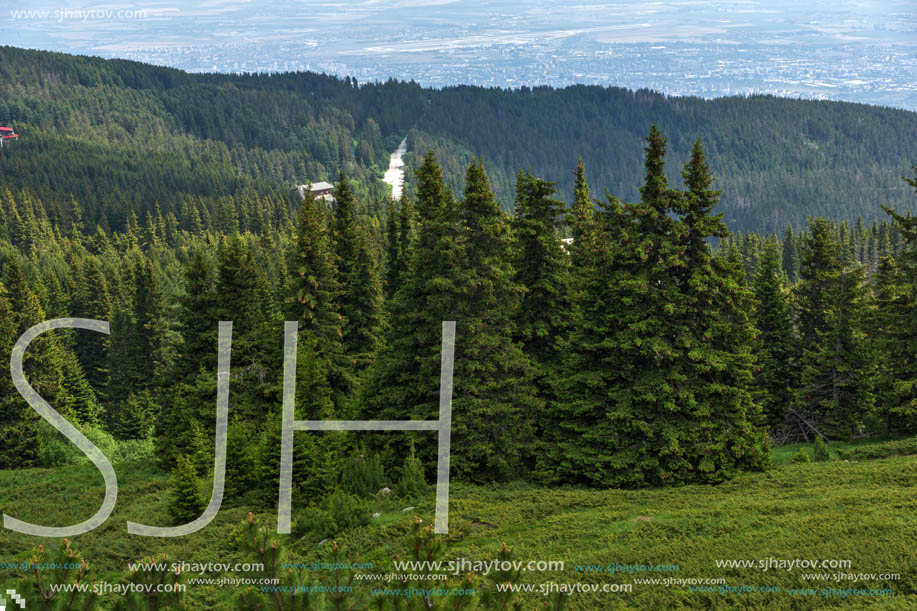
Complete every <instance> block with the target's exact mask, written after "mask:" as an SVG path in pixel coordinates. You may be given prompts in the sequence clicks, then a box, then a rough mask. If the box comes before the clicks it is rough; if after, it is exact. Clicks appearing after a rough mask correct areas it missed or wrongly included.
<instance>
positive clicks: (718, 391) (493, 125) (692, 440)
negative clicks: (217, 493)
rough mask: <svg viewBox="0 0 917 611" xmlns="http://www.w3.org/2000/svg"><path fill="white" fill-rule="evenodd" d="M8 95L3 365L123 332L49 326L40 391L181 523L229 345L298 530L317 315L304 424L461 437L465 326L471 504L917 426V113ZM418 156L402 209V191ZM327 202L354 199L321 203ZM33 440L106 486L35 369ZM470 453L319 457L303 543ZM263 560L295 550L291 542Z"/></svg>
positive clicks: (386, 440) (8, 438)
mask: <svg viewBox="0 0 917 611" xmlns="http://www.w3.org/2000/svg"><path fill="white" fill-rule="evenodd" d="M0 92H2V95H0V121H3V122H4V123H6V124H11V125H13V126H15V127H16V129H17V131H18V132H19V133H20V139H19V141H17V142H15V143H11V144H10V145H8V146H5V147H4V148H3V149H0V326H2V331H0V354H3V355H10V354H11V352H12V349H13V344H14V343H15V341H16V340H17V338H19V337H20V336H21V335H22V334H23V333H24V332H25V331H26V330H27V329H29V328H30V327H32V326H33V325H35V324H37V323H39V322H42V321H45V320H49V319H54V318H66V317H80V318H89V319H97V320H105V321H109V323H110V331H111V333H110V335H102V334H99V333H92V332H88V331H78V330H73V329H70V330H60V331H55V332H53V333H46V334H44V335H42V336H40V337H39V338H38V339H36V340H35V341H34V342H33V343H32V345H31V346H30V348H29V350H28V352H27V354H26V358H25V362H24V367H25V373H26V377H27V378H28V380H29V381H30V383H31V384H32V386H33V387H34V388H35V389H36V391H37V392H38V393H39V394H40V395H41V396H42V397H43V398H44V399H45V400H47V401H48V403H49V404H50V405H51V406H53V407H54V408H55V409H56V410H57V411H58V412H59V413H60V414H61V415H63V416H64V417H65V418H66V419H67V420H68V421H69V422H71V423H73V424H74V425H75V426H76V427H77V428H78V429H79V430H80V431H81V432H82V433H83V434H84V435H86V436H87V437H88V438H89V439H90V440H91V441H93V443H94V444H95V445H96V446H98V447H99V448H100V449H101V450H102V451H103V452H105V454H106V455H108V456H109V458H111V459H112V462H114V463H115V464H116V466H117V465H119V464H128V463H144V464H145V465H147V466H146V467H145V468H146V469H149V470H150V472H151V473H158V474H164V475H167V477H168V482H169V483H168V488H167V494H166V495H165V497H164V498H163V501H162V502H163V504H164V505H163V506H164V507H165V508H166V514H167V516H168V520H169V521H171V523H172V524H182V523H186V522H189V521H191V520H193V519H195V518H196V517H197V516H199V515H200V514H201V512H202V511H203V509H204V507H205V506H206V505H207V499H208V498H209V496H210V494H209V491H210V487H211V482H212V478H213V469H214V451H215V448H214V438H215V427H216V424H215V413H216V412H215V409H216V408H215V406H216V395H217V391H216V382H215V372H216V369H217V325H218V322H219V321H232V322H233V335H232V355H231V358H232V361H231V362H232V367H231V370H230V410H229V425H228V434H227V446H226V483H225V493H224V500H223V507H224V508H225V509H227V510H230V511H232V510H233V509H237V510H239V511H253V512H255V513H256V514H260V515H264V516H267V519H268V520H269V521H270V520H271V519H272V518H271V516H272V515H276V505H277V487H278V481H279V473H280V448H281V391H282V385H283V376H282V373H283V371H282V370H283V340H284V333H283V326H284V321H296V322H298V326H299V341H298V347H297V370H296V389H297V392H296V404H295V416H296V419H297V420H435V419H436V418H437V417H438V416H437V414H438V413H439V401H440V395H439V390H440V367H441V362H440V348H441V343H440V341H441V335H440V334H441V324H442V321H452V320H454V321H456V329H457V330H456V345H455V361H454V389H453V397H454V398H453V406H452V455H451V477H452V480H453V482H455V486H457V488H458V490H459V491H461V490H463V489H464V488H462V487H463V486H468V487H474V486H480V487H484V488H481V489H496V488H494V487H495V486H498V485H499V486H504V485H505V486H510V487H521V489H523V490H529V489H532V487H538V489H544V490H555V489H556V490H571V491H572V490H606V489H623V490H642V489H653V490H658V489H666V488H669V487H675V488H677V487H684V486H689V485H705V484H717V485H719V484H724V485H725V484H726V483H727V482H731V481H732V480H734V479H735V478H737V477H740V476H743V475H744V474H748V473H767V472H770V471H771V470H772V467H773V462H774V459H773V457H774V455H775V454H774V452H775V449H779V448H780V447H782V446H784V445H785V444H802V446H803V447H807V446H808V445H809V444H813V443H814V444H815V448H816V456H815V459H816V460H819V450H818V448H819V447H821V448H823V450H821V451H824V452H826V451H827V450H824V446H825V444H826V443H828V444H831V443H834V444H838V443H840V444H854V445H855V444H856V443H857V441H858V440H862V439H867V438H868V439H872V440H891V441H889V443H892V444H894V443H899V442H898V441H896V440H900V439H907V438H908V437H913V436H915V435H917V344H915V343H914V341H913V338H914V337H917V218H915V217H912V216H911V215H910V214H909V212H908V211H909V210H911V209H912V208H913V207H914V205H915V204H917V168H913V167H911V166H910V163H912V162H913V160H914V159H917V149H915V148H914V146H915V145H914V143H915V142H917V139H915V138H914V137H913V135H915V130H917V122H915V120H914V114H913V113H908V112H905V111H895V110H888V109H880V108H872V107H862V106H857V105H852V104H841V103H833V102H803V101H791V100H779V99H776V98H767V97H759V98H751V99H740V98H736V99H725V100H715V101H703V100H699V99H690V98H666V97H664V96H662V95H659V94H656V93H652V92H645V91H641V92H630V91H624V90H614V89H599V88H589V87H573V88H569V89H565V90H551V89H547V88H545V89H535V90H528V89H525V88H523V89H522V90H515V91H508V90H485V89H481V88H470V87H461V88H447V89H445V90H442V91H432V90H427V89H424V88H421V87H420V86H418V85H416V84H413V83H401V82H394V81H391V82H387V83H373V84H357V83H356V82H355V81H353V80H351V79H337V78H332V77H327V76H319V75H315V74H288V75H270V76H269V75H250V76H223V75H200V76H193V75H189V74H185V73H182V72H179V71H176V70H171V69H165V68H155V67H150V66H144V65H140V64H134V63H130V62H122V61H102V60H96V59H89V58H81V57H69V56H63V55H57V54H51V53H39V52H31V51H23V50H19V49H13V48H8V47H4V48H0ZM488 108H499V109H500V111H499V112H490V111H488ZM576 116H578V117H586V118H585V119H581V120H580V121H579V122H578V123H577V122H575V121H573V119H571V117H576ZM748 117H754V119H753V120H750V119H747V118H748ZM595 125H598V126H601V128H600V129H596V128H594V127H592V126H595ZM778 126H780V127H779V128H778ZM503 130H507V131H506V133H504V132H503ZM590 130H592V131H591V132H590ZM510 132H511V135H510ZM638 133H639V136H638V135H637V134H638ZM406 135H407V136H408V142H409V151H411V152H410V157H409V172H408V178H407V180H408V183H407V193H406V195H405V196H404V197H403V198H401V199H400V200H398V201H392V200H391V198H390V196H389V192H388V191H387V187H386V185H384V184H383V183H381V182H380V181H379V180H378V178H379V176H381V168H383V167H385V165H386V164H387V160H388V155H389V153H390V152H391V151H392V150H393V149H394V148H395V147H397V145H398V142H400V141H401V139H402V138H403V137H405V136H406ZM635 143H637V144H638V148H639V150H638V151H636V154H635V153H634V151H633V150H632V149H634V145H635ZM867 158H868V160H869V161H868V162H867V161H866V159H867ZM577 159H579V162H578V163H577ZM902 164H904V165H903V167H902ZM902 174H903V176H902ZM801 176H804V177H805V178H804V179H800V177H801ZM889 177H892V178H891V180H890V178H889ZM319 180H329V181H332V182H333V183H334V192H333V195H334V202H333V204H329V203H327V202H326V201H325V200H324V199H314V198H313V197H312V196H311V195H308V194H306V196H305V197H304V198H301V197H300V196H299V195H297V194H295V192H294V191H293V190H292V186H293V185H296V184H304V183H309V182H317V181H319ZM4 358H6V356H4ZM0 439H2V440H3V443H2V444H0V469H4V470H23V469H36V468H40V469H55V468H65V467H72V466H75V465H84V466H85V465H88V464H89V463H88V460H87V458H86V457H85V456H84V455H83V454H82V453H81V452H80V451H79V449H78V448H76V447H75V446H74V445H73V444H71V443H69V442H68V441H66V440H65V439H64V438H63V437H62V436H61V435H59V434H58V433H57V431H55V430H54V429H53V428H52V427H51V426H50V425H49V424H48V423H47V422H45V421H44V420H43V419H42V418H41V417H40V416H39V415H38V414H37V413H36V412H35V411H34V410H33V409H31V408H30V407H29V405H27V404H26V402H25V401H24V400H23V399H22V397H21V396H20V395H19V393H18V392H17V391H16V389H15V388H14V387H13V383H12V380H11V379H10V377H9V376H0ZM801 452H802V454H805V458H804V459H803V458H799V459H798V460H800V461H802V460H805V461H808V460H809V458H808V454H806V452H805V451H804V450H801ZM900 453H909V452H907V451H904V450H902V451H901V452H900ZM910 453H913V452H910ZM436 455H437V439H436V436H435V435H432V434H430V433H429V432H416V433H407V432H386V433H381V432H376V433H359V434H358V433H345V432H320V433H308V434H306V433H302V432H298V433H297V434H296V435H295V437H294V475H293V477H294V482H293V484H294V488H293V512H294V513H293V518H294V520H293V522H294V524H293V531H294V535H295V537H297V538H298V539H302V540H308V541H310V542H311V543H314V542H316V541H318V540H324V539H331V538H335V537H339V536H340V534H341V533H342V532H345V531H346V530H347V529H349V528H358V527H360V526H364V525H366V524H367V523H369V521H370V520H371V519H372V518H371V517H370V514H372V502H373V499H378V498H379V497H378V494H379V492H378V491H379V490H380V489H381V488H385V489H386V490H388V489H389V487H390V488H391V490H390V493H391V494H392V495H393V498H398V499H403V502H402V503H401V504H403V505H409V504H412V503H418V504H419V503H420V502H421V501H422V500H423V499H427V501H430V499H431V498H432V497H431V495H432V483H433V482H434V481H435V472H436V464H437V462H436ZM151 477H152V476H151ZM488 487H490V488H488ZM469 489H470V488H469ZM475 489H477V488H475ZM386 494H388V493H386ZM571 494H572V493H571ZM634 494H636V492H634ZM409 501H410V502H409ZM380 502H381V501H380ZM468 502H469V503H472V501H468ZM459 507H460V508H463V507H465V505H462V504H461V503H460V504H459ZM411 509H413V508H411ZM249 515H250V514H249ZM249 520H251V518H249ZM64 522H66V519H65V520H64ZM474 523H475V524H479V523H485V524H486V522H484V521H483V519H480V520H477V521H475V522H474ZM160 525H163V526H165V525H168V523H163V524H160ZM112 528H115V527H114V526H112ZM117 528H119V529H123V525H118V526H117ZM253 528H254V527H253ZM462 528H463V526H458V527H457V528H456V529H457V530H458V531H459V532H462ZM468 528H471V527H470V526H469V527H468ZM408 535H409V537H414V539H412V541H414V543H415V544H416V546H420V547H423V546H424V545H430V546H431V548H430V549H431V550H432V549H433V548H432V546H433V544H434V543H433V542H434V539H433V538H432V533H428V532H427V531H426V529H425V528H422V527H420V526H416V522H415V528H414V530H413V531H412V533H408ZM231 536H232V537H234V538H235V539H234V541H236V540H237V542H244V541H247V540H249V539H251V537H247V536H246V535H245V534H243V533H241V532H239V533H236V532H235V531H233V534H232V535H231ZM253 536H254V541H255V543H254V548H253V549H254V552H255V555H256V556H257V555H258V554H260V555H261V557H262V558H264V557H265V556H264V554H266V553H268V554H270V553H271V552H270V544H269V542H270V541H275V542H276V539H272V537H275V535H273V534H270V533H266V532H265V533H263V534H260V535H259V534H258V533H255V535H253ZM259 537H261V538H260V539H259ZM259 540H260V541H261V543H260V544H259ZM261 544H263V545H261ZM68 545H69V543H68ZM234 545H235V544H234ZM238 545H242V544H241V543H238ZM259 545H261V546H260V547H259ZM420 547H416V548H415V549H420ZM329 548H330V544H329ZM234 549H237V548H234ZM265 549H268V551H267V552H266V551H265ZM274 549H277V548H274ZM333 550H334V551H333V552H332V553H335V554H337V553H338V544H337V542H335V543H334V548H333ZM503 550H504V552H506V553H509V552H508V551H506V547H505V546H504V547H503ZM62 553H63V552H62ZM276 553H279V552H276ZM431 554H432V552H431ZM430 557H433V556H430ZM275 560H276V558H275ZM864 568H865V567H864ZM291 575H292V573H291ZM504 577H506V580H507V581H511V580H512V576H504ZM138 579H139V578H138ZM291 579H292V577H291ZM351 579H352V578H351ZM469 579H470V577H469ZM905 585H906V584H905ZM35 587H36V588H38V589H39V590H40V589H41V583H40V582H39V583H38V585H37V586H35ZM246 596H247V597H249V598H245V597H246ZM47 600H49V601H50V600H51V598H47ZM58 600H59V599H58ZM240 600H241V601H242V602H238V605H240V606H239V608H249V609H255V608H259V609H261V608H264V609H267V608H271V609H273V608H277V609H281V608H294V607H288V606H283V605H282V603H279V602H278V600H279V599H271V597H269V596H262V595H259V594H258V593H255V592H252V591H248V592H247V593H246V594H243V595H242V599H240ZM424 600H426V599H424ZM485 600H488V601H490V602H486V603H480V604H482V605H483V606H481V607H479V608H482V609H487V608H494V609H498V608H513V607H509V606H507V607H504V606H499V605H500V604H506V605H509V604H511V601H510V599H507V600H506V601H503V602H502V603H501V601H499V600H498V601H496V602H495V601H494V600H491V599H486V598H485ZM697 602H698V601H694V602H692V603H691V604H694V603H697ZM351 603H353V604H354V605H357V602H355V601H353V600H349V599H347V600H343V599H342V602H341V605H345V606H339V607H333V606H331V607H328V608H358V606H355V607H350V606H346V605H347V604H351ZM367 603H368V600H364V601H363V602H362V603H359V604H367ZM49 604H50V603H49ZM55 604H56V603H55ZM81 604H82V603H81ZM183 604H184V603H183ZM209 604H210V603H205V604H203V605H200V606H199V607H198V608H208V605H209ZM214 604H215V603H214ZM335 604H337V603H335ZM379 604H380V605H381V603H379ZM424 604H426V603H424ZM430 604H433V603H432V602H431V603H430ZM437 604H439V603H437ZM463 604H464V603H463ZM469 604H470V603H469ZM476 604H477V603H476ZM491 604H493V605H498V606H488V605H491ZM566 604H567V603H565V602H564V601H560V602H558V603H557V605H558V606H557V607H556V608H558V609H560V608H567V607H566V606H564V605H566ZM698 604H700V603H698ZM36 608H38V607H36ZM46 608H51V607H50V606H48V607H46ZM55 608H56V607H55ZM74 608H77V607H74ZM78 608H83V607H78ZM125 608H128V607H125ZM129 608H133V607H129ZM137 608H141V607H137ZM143 608H146V607H143ZM150 608H153V607H150ZM175 608H179V607H177V606H176V607H175ZM295 608H300V607H295ZM303 608H304V607H303ZM310 608H311V607H310ZM322 608H324V607H322ZM424 608H432V607H430V606H427V607H424ZM449 608H453V607H449ZM584 608H586V607H584ZM590 608H592V607H590ZM594 608H598V607H594ZM644 608H648V607H644Z"/></svg>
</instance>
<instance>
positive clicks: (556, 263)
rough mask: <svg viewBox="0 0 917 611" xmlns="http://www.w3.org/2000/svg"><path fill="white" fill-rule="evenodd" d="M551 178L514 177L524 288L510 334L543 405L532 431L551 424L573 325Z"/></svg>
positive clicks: (520, 273) (519, 271)
mask: <svg viewBox="0 0 917 611" xmlns="http://www.w3.org/2000/svg"><path fill="white" fill-rule="evenodd" d="M554 193H555V188H554V183H550V182H547V181H544V180H541V179H538V178H535V177H534V176H532V174H531V173H525V174H523V173H521V172H520V173H519V175H518V178H517V181H516V217H515V220H514V227H515V231H514V233H515V235H516V237H517V240H518V248H517V253H516V258H515V268H516V276H515V282H516V284H519V285H521V286H524V287H526V288H527V291H526V293H525V295H524V296H523V298H522V302H521V303H520V305H519V308H518V309H517V310H516V313H515V315H514V317H513V318H514V321H513V322H514V324H515V326H516V339H517V341H518V342H519V343H520V344H521V346H522V349H523V352H524V353H525V354H526V355H527V356H528V357H529V358H530V359H531V361H532V364H533V366H534V368H535V372H536V378H535V385H536V389H537V393H538V396H539V397H540V398H541V399H542V401H544V402H545V403H544V409H543V410H541V411H540V413H539V414H537V416H536V418H535V421H536V422H535V424H536V434H538V436H539V437H540V436H541V435H540V433H538V432H537V431H543V430H546V429H547V428H549V427H551V426H553V413H552V412H553V407H554V404H555V402H556V401H557V383H558V381H559V379H558V378H559V372H560V367H561V365H562V360H563V357H564V355H565V354H566V349H567V338H568V335H569V333H570V331H571V329H572V327H573V306H572V303H571V279H572V278H571V272H570V263H569V257H568V256H567V255H566V254H565V253H564V250H563V247H562V246H561V242H560V240H559V237H558V235H557V231H556V229H555V224H556V223H557V221H558V217H559V216H560V215H561V213H562V212H563V207H564V205H563V203H562V202H559V201H557V200H555V199H552V198H551V196H552V195H553V194H554Z"/></svg>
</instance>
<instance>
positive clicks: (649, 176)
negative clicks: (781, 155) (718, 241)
mask: <svg viewBox="0 0 917 611" xmlns="http://www.w3.org/2000/svg"><path fill="white" fill-rule="evenodd" d="M645 150H646V154H647V158H646V181H645V184H644V186H643V187H642V189H641V201H640V202H639V203H627V204H623V205H619V204H618V203H617V202H616V201H615V200H609V203H608V205H607V206H606V207H605V209H604V210H603V211H602V213H601V216H600V218H601V222H600V223H599V224H598V227H599V231H600V234H599V237H598V239H597V240H596V243H597V244H601V245H602V246H601V247H599V246H596V248H595V250H594V253H593V257H592V260H591V261H590V264H589V266H588V270H587V273H586V274H585V278H586V281H585V282H584V284H583V289H582V291H581V294H580V296H579V299H578V301H579V307H580V310H581V317H582V319H581V325H580V327H579V329H578V330H577V331H576V332H575V333H574V339H573V342H572V345H571V354H570V359H569V361H568V365H567V376H566V379H567V383H566V385H565V401H564V402H563V403H562V404H561V406H560V408H561V410H560V411H561V414H560V415H561V418H560V421H559V423H558V427H557V429H556V431H554V432H553V433H552V441H553V442H554V443H555V446H556V448H557V450H556V451H555V455H556V459H555V461H554V462H555V464H556V465H557V467H556V470H555V473H554V477H555V479H557V480H560V481H567V482H582V483H587V484H592V485H602V486H625V487H631V486H647V485H653V486H658V485H666V484H679V483H686V482H711V481H722V480H723V479H726V478H728V477H731V476H733V475H735V474H736V473H737V472H739V471H741V470H743V469H756V468H761V467H762V466H764V465H765V464H766V461H767V454H766V450H765V446H764V437H763V434H762V431H761V430H759V429H758V428H757V427H756V423H757V420H758V416H757V411H756V409H757V408H756V407H755V405H754V403H753V402H752V400H751V396H750V394H749V385H750V382H751V363H752V359H751V355H750V352H749V346H750V340H751V337H752V336H753V333H754V331H753V328H752V326H751V324H750V322H749V320H748V318H747V309H748V306H749V303H750V299H749V293H748V289H747V287H746V286H745V285H744V276H743V274H742V272H741V268H740V267H739V266H738V265H737V264H736V263H735V262H734V261H731V260H724V259H722V258H719V257H714V256H713V255H712V253H711V252H710V251H709V248H708V247H707V245H706V244H705V243H704V242H705V241H706V239H708V238H709V237H712V236H716V235H720V236H722V235H724V234H725V228H724V227H722V223H721V221H720V220H719V219H718V218H717V217H712V216H710V214H709V212H710V210H712V209H713V207H714V206H715V201H716V196H717V194H716V192H715V191H712V190H711V189H710V186H711V183H712V177H711V176H710V174H709V170H708V169H707V166H706V163H705V161H704V159H703V153H702V150H701V149H700V147H695V150H694V153H693V155H692V159H691V161H690V162H689V164H688V165H687V166H686V168H685V173H684V178H685V184H686V186H687V187H688V190H687V191H686V192H684V193H682V192H678V191H675V190H673V189H671V188H670V187H669V186H668V181H667V180H666V177H665V174H664V162H663V158H664V155H665V140H664V139H663V138H662V135H661V134H660V133H659V131H658V130H657V129H656V128H655V126H654V127H653V128H652V130H651V132H650V135H649V137H648V138H647V146H646V149H645ZM678 215H681V218H679V216H678ZM606 236H607V237H606ZM609 238H612V239H609Z"/></svg>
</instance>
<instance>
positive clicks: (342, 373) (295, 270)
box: [284, 194, 353, 408]
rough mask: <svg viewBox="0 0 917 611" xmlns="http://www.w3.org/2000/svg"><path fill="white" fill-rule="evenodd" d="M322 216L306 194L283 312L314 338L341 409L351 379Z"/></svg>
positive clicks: (337, 289) (333, 266) (335, 276)
mask: <svg viewBox="0 0 917 611" xmlns="http://www.w3.org/2000/svg"><path fill="white" fill-rule="evenodd" d="M324 216H325V215H324V213H323V212H322V210H321V208H319V205H318V202H317V201H316V200H315V199H314V198H313V197H312V196H311V195H309V194H306V197H305V198H304V199H303V201H302V205H301V207H300V209H299V219H298V222H297V226H296V229H295V234H294V236H293V243H292V244H291V250H290V254H289V257H290V258H289V261H288V262H287V268H288V270H289V279H288V281H287V287H286V295H287V296H286V300H285V303H284V310H285V315H286V320H296V321H298V322H299V331H300V334H301V335H302V334H304V333H310V334H312V335H313V336H314V337H315V338H316V341H317V344H316V346H317V347H316V349H317V352H318V355H319V357H320V358H322V359H323V361H324V362H325V364H326V367H327V371H326V376H327V379H328V383H329V384H330V385H331V388H332V392H333V398H334V403H335V406H337V407H338V408H341V407H342V406H343V405H344V403H345V400H346V397H347V395H348V394H349V392H350V391H351V389H352V388H353V377H352V374H351V371H350V367H349V366H348V364H347V360H346V359H347V357H346V355H345V354H344V345H343V340H344V335H343V331H342V325H343V324H344V320H343V317H342V316H341V314H340V312H339V310H338V299H339V298H340V291H341V284H340V281H339V279H338V278H339V276H338V270H337V266H336V264H335V255H334V252H333V250H332V248H331V244H330V243H329V238H328V232H327V229H326V227H325V218H324Z"/></svg>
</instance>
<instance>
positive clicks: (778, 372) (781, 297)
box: [754, 240, 798, 430]
mask: <svg viewBox="0 0 917 611" xmlns="http://www.w3.org/2000/svg"><path fill="white" fill-rule="evenodd" d="M782 278H783V274H782V273H781V269H780V253H779V252H778V250H777V243H776V241H775V240H773V241H768V242H767V244H766V245H765V248H764V252H763V253H762V257H761V261H760V263H759V264H758V270H757V272H756V274H755V277H754V293H755V307H754V321H755V326H756V327H757V328H758V331H759V332H760V334H759V335H758V338H757V341H756V342H755V352H756V354H757V357H758V365H757V372H758V373H757V380H756V384H755V389H756V398H757V401H758V403H759V404H760V405H761V410H762V412H763V414H764V417H765V420H766V422H767V425H768V426H769V427H770V429H771V430H774V429H776V428H777V427H778V426H780V425H781V424H782V423H783V421H784V418H785V417H786V410H787V407H789V406H790V405H792V404H793V402H794V397H795V391H796V386H797V384H798V379H797V377H796V373H797V360H798V359H797V345H796V341H795V338H794V336H793V320H792V310H791V308H790V303H789V297H788V294H787V292H786V290H785V289H784V287H783V283H782Z"/></svg>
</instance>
